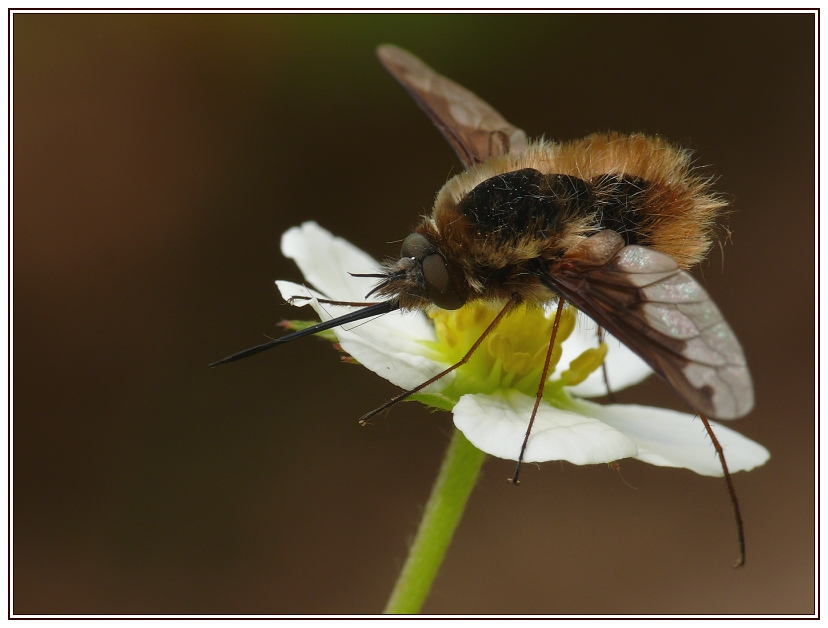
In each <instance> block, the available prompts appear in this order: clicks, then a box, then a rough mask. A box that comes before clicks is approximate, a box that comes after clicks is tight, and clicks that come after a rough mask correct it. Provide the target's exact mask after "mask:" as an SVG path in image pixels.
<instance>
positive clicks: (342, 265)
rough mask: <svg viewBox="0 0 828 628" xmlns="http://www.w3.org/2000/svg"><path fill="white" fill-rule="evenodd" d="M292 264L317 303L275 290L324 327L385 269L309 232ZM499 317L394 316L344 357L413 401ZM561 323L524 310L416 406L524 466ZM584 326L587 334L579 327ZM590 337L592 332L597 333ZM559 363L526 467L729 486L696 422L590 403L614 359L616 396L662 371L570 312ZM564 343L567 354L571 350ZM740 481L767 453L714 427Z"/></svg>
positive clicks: (295, 243)
mask: <svg viewBox="0 0 828 628" xmlns="http://www.w3.org/2000/svg"><path fill="white" fill-rule="evenodd" d="M282 253H283V254H284V255H285V256H287V257H289V258H291V259H293V260H295V261H296V263H297V264H298V265H299V268H300V270H301V271H302V273H303V274H304V276H305V279H306V280H307V281H308V282H309V283H310V284H311V285H312V286H313V287H314V288H316V290H317V291H314V290H310V289H308V288H306V287H304V286H301V285H299V284H295V283H292V282H288V281H277V282H276V284H277V285H278V287H279V290H280V291H281V293H282V296H283V297H284V298H285V299H291V298H292V297H297V296H298V297H314V298H313V299H311V300H310V301H305V300H298V301H296V302H295V304H296V305H303V304H310V305H311V306H312V307H313V308H314V309H315V310H316V312H317V314H319V316H320V317H321V319H322V320H323V321H324V320H328V319H330V318H333V317H336V316H341V315H343V314H347V313H348V312H350V311H353V308H348V307H340V306H332V305H328V304H325V305H322V304H319V303H318V302H317V301H316V299H317V298H327V299H331V300H335V301H351V302H365V295H366V294H367V293H368V292H369V291H370V290H371V288H372V287H373V286H374V282H375V280H374V279H371V278H364V277H352V276H351V275H349V273H372V272H376V270H377V268H378V264H377V262H376V261H375V260H373V259H372V258H371V257H370V256H368V255H367V254H365V253H364V252H362V251H360V250H359V249H357V248H356V247H354V246H353V245H351V244H350V243H348V242H346V241H345V240H343V239H341V238H337V237H335V236H333V235H332V234H330V233H329V232H327V231H325V230H324V229H322V228H321V227H319V226H318V225H317V224H316V223H313V222H306V223H305V224H303V225H302V226H301V227H294V228H293V229H290V230H289V231H288V232H287V233H285V234H284V236H283V237H282ZM496 313H497V311H496V310H494V309H492V308H489V307H486V306H482V305H476V306H466V307H464V308H462V309H460V310H456V311H453V312H448V311H445V310H436V309H435V312H433V313H431V314H430V315H426V314H425V313H421V312H392V313H390V314H386V315H383V316H380V317H378V318H376V319H373V320H369V321H367V322H360V323H356V324H353V325H347V326H346V327H347V329H346V328H342V327H337V328H335V329H334V332H335V334H336V337H337V338H338V340H339V343H340V345H341V346H342V349H343V350H344V351H346V352H347V353H349V354H351V355H352V356H353V357H354V358H356V360H357V361H358V362H359V363H361V364H362V365H363V366H365V367H366V368H368V369H369V370H371V371H374V372H375V373H377V374H378V375H380V376H381V377H384V378H385V379H387V380H389V381H391V382H393V383H394V384H396V385H397V386H400V387H401V388H403V389H406V390H411V389H412V388H414V387H416V386H418V385H419V384H421V383H422V382H424V381H426V380H428V379H429V378H431V377H433V376H434V375H436V374H437V373H440V372H441V371H443V370H444V369H446V368H447V367H448V366H450V365H451V364H453V363H455V362H456V361H457V360H459V358H460V357H462V356H463V354H464V353H465V352H466V351H467V350H468V348H469V347H470V346H471V344H472V343H473V342H474V341H475V340H476V339H477V338H478V337H479V336H480V335H481V333H482V331H483V330H484V329H485V328H486V327H487V325H488V324H489V322H490V321H491V320H492V318H493V317H494V315H495V314H496ZM551 318H552V317H551V313H550V312H544V311H541V310H538V309H537V308H535V309H526V308H519V309H518V311H516V312H513V313H510V315H508V316H507V317H506V318H505V319H504V320H503V321H501V323H500V325H499V326H498V327H497V329H496V330H495V331H494V332H493V333H492V334H491V335H490V336H489V337H488V338H487V339H486V341H485V342H484V344H483V345H482V346H481V347H479V348H478V350H477V351H476V352H475V353H474V355H473V356H472V359H471V360H470V361H469V363H468V364H466V365H464V366H462V367H461V368H459V369H457V370H456V371H454V372H452V373H449V374H448V375H446V376H445V377H443V378H442V379H441V380H439V381H438V382H435V383H434V384H432V385H431V386H429V387H428V388H426V389H425V390H423V391H422V392H421V393H418V394H416V395H414V396H412V398H413V399H416V400H419V401H422V402H424V403H427V404H429V405H431V406H435V407H439V408H443V409H446V410H451V411H452V412H453V414H454V423H455V425H456V426H457V427H458V429H460V430H461V431H462V432H463V434H465V436H466V438H468V439H469V441H471V442H472V443H473V444H474V445H475V446H476V447H478V448H479V449H481V450H482V451H484V452H486V453H489V454H491V455H493V456H498V457H500V458H506V459H510V460H517V457H518V454H519V452H520V448H521V444H522V442H523V438H524V435H525V433H526V428H527V425H528V421H529V417H530V415H531V413H532V407H533V405H534V394H535V391H536V390H537V385H538V380H539V378H540V376H541V370H542V366H543V360H544V358H545V354H546V350H547V343H548V341H549V332H550V329H551ZM576 320H577V323H578V325H576ZM590 326H591V329H590ZM558 340H559V342H558V348H557V350H556V352H555V355H553V363H557V365H556V367H555V370H554V372H553V373H552V375H551V376H550V377H549V380H548V383H547V385H546V389H545V392H544V397H543V403H541V405H540V408H539V410H538V414H537V418H536V419H535V424H534V427H533V429H532V434H531V436H530V437H529V442H528V444H527V448H526V452H525V454H524V458H523V459H524V461H525V462H542V461H546V460H567V461H569V462H572V463H574V464H594V463H607V462H612V461H615V460H619V459H621V458H637V459H639V460H642V461H644V462H649V463H650V464H655V465H659V466H667V467H684V468H687V469H691V470H693V471H695V472H697V473H700V474H703V475H714V476H720V475H722V469H721V466H720V464H719V460H718V458H717V457H716V455H715V453H714V450H713V447H712V445H711V443H710V441H709V438H708V436H707V433H706V431H705V429H704V426H703V425H702V423H701V421H699V420H698V419H697V417H695V416H694V415H691V414H686V413H682V412H676V411H673V410H665V409H661V408H652V407H646V406H636V405H599V404H596V403H592V402H589V401H586V400H585V399H584V397H593V396H600V395H603V394H606V392H607V391H606V386H605V383H604V375H603V373H602V369H601V368H599V367H600V365H601V362H602V359H603V358H604V356H606V358H605V359H606V369H607V379H608V380H609V382H610V386H611V387H612V389H613V390H620V389H621V388H625V387H627V386H631V385H633V384H635V383H638V382H640V381H641V380H643V379H644V378H645V377H647V376H648V375H649V374H650V373H651V372H652V371H651V369H650V368H649V367H648V366H647V365H646V364H645V363H644V362H643V361H642V360H641V359H640V358H638V356H636V355H635V354H634V353H632V352H631V351H630V350H629V349H627V348H626V347H625V346H624V345H623V344H621V343H620V342H618V341H617V340H615V339H614V338H612V337H611V336H607V337H606V340H605V343H604V345H602V346H600V347H599V345H598V343H597V340H596V333H595V326H594V324H592V323H591V322H590V321H589V320H588V319H587V318H586V317H585V316H581V315H579V316H577V317H576V315H575V313H574V311H573V310H571V309H569V308H567V309H565V310H564V316H563V317H562V319H561V325H560V327H559V331H558ZM561 341H562V342H561ZM711 424H712V425H713V426H714V431H715V433H716V436H717V437H718V439H719V442H720V443H721V444H722V447H723V448H724V450H725V455H726V456H727V461H728V467H729V468H730V471H731V472H735V471H747V470H750V469H752V468H754V467H756V466H758V465H761V464H764V463H765V461H767V460H768V458H769V457H770V454H769V453H768V451H767V449H765V448H764V447H762V446H761V445H759V444H758V443H755V442H753V441H751V440H750V439H748V438H745V437H744V436H742V435H741V434H739V433H738V432H735V431H733V430H731V429H729V428H727V427H724V426H723V425H721V424H717V423H712V422H711Z"/></svg>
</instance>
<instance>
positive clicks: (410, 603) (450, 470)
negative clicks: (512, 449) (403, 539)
mask: <svg viewBox="0 0 828 628" xmlns="http://www.w3.org/2000/svg"><path fill="white" fill-rule="evenodd" d="M485 458H486V454H485V453H483V452H482V451H480V450H479V449H477V447H475V446H474V445H472V444H471V443H470V442H469V441H468V440H467V439H466V437H465V436H463V433H462V432H461V431H460V430H458V429H455V430H454V436H453V437H452V439H451V443H450V444H449V447H448V450H447V451H446V457H445V458H444V459H443V466H442V467H441V468H440V474H439V475H438V476H437V481H436V482H435V483H434V488H432V489H431V497H429V498H428V503H427V504H426V508H425V512H424V513H423V520H422V521H421V522H420V527H419V529H418V530H417V536H416V538H415V539H414V543H413V544H412V545H411V549H410V550H409V552H408V558H407V559H406V561H405V565H404V566H403V569H402V572H401V573H400V577H399V578H398V579H397V583H396V584H395V585H394V590H393V591H392V592H391V597H390V598H389V600H388V604H387V605H386V606H385V610H384V611H383V612H385V613H418V612H420V609H421V608H422V606H423V603H424V602H425V599H426V597H427V596H428V592H429V591H430V590H431V585H432V583H433V582H434V578H435V577H436V576H437V571H438V570H439V569H440V565H441V564H442V562H443V557H445V555H446V550H448V546H449V544H451V539H452V537H453V536H454V531H455V530H456V529H457V526H458V524H459V523H460V519H461V518H462V516H463V510H464V509H465V508H466V502H467V501H468V499H469V495H470V494H471V491H472V489H473V488H474V484H475V482H476V481H477V476H478V474H479V472H480V467H481V466H482V464H483V460H484V459H485Z"/></svg>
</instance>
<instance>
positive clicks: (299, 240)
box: [282, 222, 379, 301]
mask: <svg viewBox="0 0 828 628" xmlns="http://www.w3.org/2000/svg"><path fill="white" fill-rule="evenodd" d="M282 255H284V256H285V257H289V258H290V259H292V260H294V261H295V262H296V264H297V265H298V266H299V270H301V271H302V274H303V275H304V276H305V279H307V280H308V281H309V282H310V283H311V284H313V286H314V287H315V288H316V289H317V290H319V291H320V292H322V293H324V294H326V295H328V298H329V299H333V300H334V301H365V295H366V294H368V292H369V291H370V290H371V288H373V287H374V285H375V284H376V282H377V280H376V279H371V278H370V277H351V276H350V275H349V274H348V273H376V272H377V269H378V268H379V264H378V263H377V261H376V260H374V259H373V258H372V257H371V256H370V255H368V254H367V253H365V252H363V251H361V250H359V249H358V248H357V247H355V246H354V245H353V244H351V243H350V242H348V241H347V240H344V239H342V238H338V237H336V236H334V235H333V234H332V233H331V232H330V231H326V230H325V229H323V228H322V227H320V226H319V225H317V224H316V223H315V222H306V223H304V224H302V226H301V227H293V228H291V229H288V230H287V231H286V232H285V233H284V235H282Z"/></svg>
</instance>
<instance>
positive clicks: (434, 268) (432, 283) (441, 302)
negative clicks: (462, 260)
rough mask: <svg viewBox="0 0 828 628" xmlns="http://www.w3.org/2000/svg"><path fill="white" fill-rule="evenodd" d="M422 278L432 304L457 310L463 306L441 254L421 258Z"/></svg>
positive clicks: (445, 308)
mask: <svg viewBox="0 0 828 628" xmlns="http://www.w3.org/2000/svg"><path fill="white" fill-rule="evenodd" d="M415 235H416V234H415ZM408 237H409V238H410V237H411V236H408ZM403 248H405V245H404V244H403ZM423 278H424V279H425V285H426V290H427V291H428V298H429V299H431V302H432V303H434V305H436V306H437V307H440V308H443V309H444V310H457V309H460V308H461V307H463V299H461V298H460V295H458V294H457V290H456V289H455V287H454V284H453V283H452V281H451V277H450V276H449V272H448V268H446V260H444V259H443V256H442V255H440V254H439V253H432V254H431V255H428V256H426V258H425V259H424V260H423Z"/></svg>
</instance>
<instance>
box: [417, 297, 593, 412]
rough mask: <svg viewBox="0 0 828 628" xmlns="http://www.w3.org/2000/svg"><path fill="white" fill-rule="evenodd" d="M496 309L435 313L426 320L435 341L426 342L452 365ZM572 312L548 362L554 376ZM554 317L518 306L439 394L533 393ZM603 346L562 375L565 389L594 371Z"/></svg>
mask: <svg viewBox="0 0 828 628" xmlns="http://www.w3.org/2000/svg"><path fill="white" fill-rule="evenodd" d="M498 311H499V309H498V307H497V306H491V305H487V304H481V303H473V304H469V305H466V306H465V307H463V308H461V309H459V310H453V311H448V310H434V311H432V312H430V313H429V317H430V318H431V319H432V320H433V322H434V327H435V331H436V333H437V340H436V341H433V342H431V341H430V342H427V343H426V344H427V346H428V348H429V349H431V351H433V352H434V354H435V357H437V359H438V360H439V361H440V362H445V363H446V364H454V363H456V362H458V361H460V359H461V358H462V357H463V356H464V355H465V354H466V352H467V351H468V350H469V349H470V348H471V346H472V345H473V344H474V343H475V341H476V340H477V339H478V338H480V336H481V335H482V334H483V332H484V331H485V330H486V328H487V327H488V326H489V324H490V323H491V322H492V320H494V318H495V316H497V314H498ZM575 319H576V315H575V311H574V310H573V309H572V308H565V309H564V310H563V313H562V315H561V321H560V324H559V326H558V333H557V337H556V341H555V347H554V349H553V354H552V360H551V362H550V373H552V372H553V371H554V369H555V366H556V365H557V363H558V361H559V360H560V358H561V352H562V345H563V342H564V341H565V340H566V339H567V338H568V337H569V336H570V334H571V333H572V331H573V330H574V329H575ZM553 321H554V313H552V312H547V311H544V310H543V309H541V308H538V307H528V306H519V307H518V308H516V309H515V311H513V312H511V313H510V314H509V315H508V316H506V318H504V319H503V321H501V322H500V324H499V325H498V326H497V328H496V329H495V330H494V331H492V332H491V333H490V334H489V336H488V337H487V338H486V339H485V340H484V341H483V344H482V345H481V346H480V347H479V348H478V350H477V351H475V352H474V354H473V355H472V356H471V358H470V359H469V362H468V363H467V364H465V365H463V366H462V367H460V368H459V369H458V371H457V376H456V377H455V380H454V381H453V382H452V384H451V385H450V386H449V387H448V388H447V389H446V390H444V391H443V392H442V394H443V395H446V396H448V397H454V398H459V396H462V395H464V394H468V393H486V394H488V393H493V392H495V391H497V390H506V389H516V390H520V391H521V392H523V393H525V394H528V395H534V394H535V392H536V391H537V387H538V382H539V380H540V376H541V373H542V372H543V366H544V360H545V359H546V352H547V348H548V346H549V338H550V336H551V334H552V326H553ZM604 356H606V346H604V345H602V348H599V349H597V350H596V349H591V350H588V351H586V352H584V353H583V354H582V355H581V356H579V357H578V359H576V360H575V361H573V362H572V364H571V365H570V368H569V369H568V370H567V371H565V373H566V374H567V375H566V381H563V380H561V385H559V386H557V387H554V388H553V390H560V388H562V386H563V385H569V384H575V383H579V382H581V381H583V380H584V379H586V377H587V376H588V375H589V374H590V373H591V372H592V371H593V370H595V369H597V368H598V367H599V366H600V365H601V362H602V361H603V358H604Z"/></svg>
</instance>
